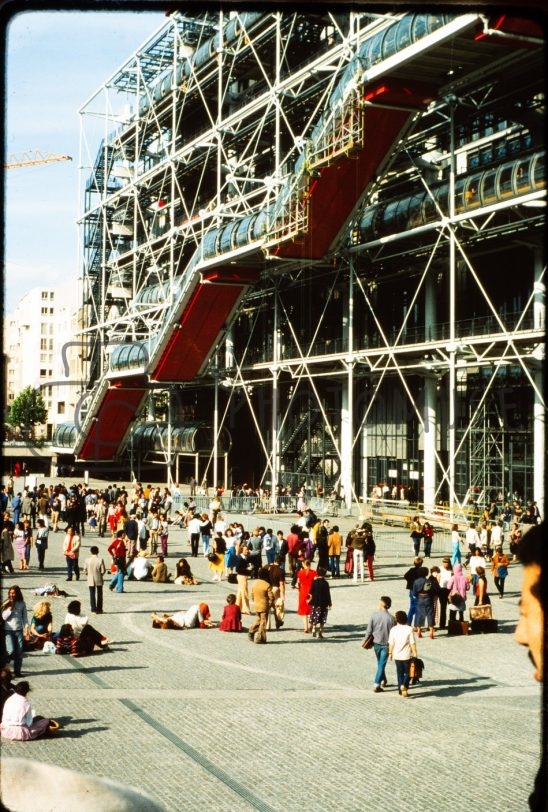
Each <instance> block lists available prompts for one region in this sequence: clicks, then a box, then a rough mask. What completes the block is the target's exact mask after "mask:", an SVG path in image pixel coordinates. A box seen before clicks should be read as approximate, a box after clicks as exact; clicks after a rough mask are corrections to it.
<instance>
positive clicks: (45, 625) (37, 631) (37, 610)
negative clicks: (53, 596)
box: [26, 601, 53, 651]
mask: <svg viewBox="0 0 548 812" xmlns="http://www.w3.org/2000/svg"><path fill="white" fill-rule="evenodd" d="M52 627H53V616H52V614H51V603H49V602H48V601H39V602H38V603H37V604H36V606H35V607H34V611H33V614H32V620H31V621H30V631H29V637H28V640H27V641H26V645H27V647H28V648H29V649H36V650H38V651H41V650H42V649H43V648H44V643H45V642H46V640H51V635H52V631H53V628H52Z"/></svg>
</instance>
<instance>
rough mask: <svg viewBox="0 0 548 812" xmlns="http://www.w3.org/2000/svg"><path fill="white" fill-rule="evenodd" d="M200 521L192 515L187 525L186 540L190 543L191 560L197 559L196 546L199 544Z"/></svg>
mask: <svg viewBox="0 0 548 812" xmlns="http://www.w3.org/2000/svg"><path fill="white" fill-rule="evenodd" d="M200 526H201V522H200V519H199V518H198V517H197V516H195V515H194V514H192V518H191V519H190V520H189V522H188V524H187V530H188V540H189V542H190V553H191V555H192V558H197V557H198V545H199V543H200Z"/></svg>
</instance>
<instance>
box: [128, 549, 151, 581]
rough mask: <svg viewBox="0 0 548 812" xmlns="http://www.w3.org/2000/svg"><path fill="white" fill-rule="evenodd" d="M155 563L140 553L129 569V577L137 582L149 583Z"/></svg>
mask: <svg viewBox="0 0 548 812" xmlns="http://www.w3.org/2000/svg"><path fill="white" fill-rule="evenodd" d="M153 566H154V565H153V563H152V561H151V560H150V559H149V558H146V556H144V555H142V554H141V553H139V554H138V555H136V556H135V558H134V559H133V561H132V562H131V564H130V565H129V567H128V576H129V577H130V578H135V580H136V581H149V580H150V579H151V577H152V569H153Z"/></svg>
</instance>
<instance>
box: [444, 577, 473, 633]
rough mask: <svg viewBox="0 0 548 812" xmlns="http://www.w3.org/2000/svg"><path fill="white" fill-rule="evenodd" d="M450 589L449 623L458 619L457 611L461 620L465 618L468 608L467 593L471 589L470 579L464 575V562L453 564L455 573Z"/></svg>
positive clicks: (450, 581)
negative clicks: (465, 611)
mask: <svg viewBox="0 0 548 812" xmlns="http://www.w3.org/2000/svg"><path fill="white" fill-rule="evenodd" d="M447 588H448V589H449V623H451V622H452V621H453V620H456V617H457V612H458V613H459V620H460V621H463V620H464V610H465V609H466V593H467V592H468V590H469V589H470V581H469V580H468V578H467V577H466V575H463V572H462V564H455V565H454V566H453V575H452V577H451V578H450V579H449V582H448V584H447Z"/></svg>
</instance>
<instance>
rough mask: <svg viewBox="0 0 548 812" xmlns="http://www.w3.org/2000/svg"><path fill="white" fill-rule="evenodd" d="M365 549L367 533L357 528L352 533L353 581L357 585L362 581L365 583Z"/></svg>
mask: <svg viewBox="0 0 548 812" xmlns="http://www.w3.org/2000/svg"><path fill="white" fill-rule="evenodd" d="M364 548H365V532H364V531H363V530H361V528H357V529H356V530H355V531H354V533H352V559H353V572H354V574H353V581H354V583H355V584H357V583H358V578H359V579H360V581H361V582H362V584H363V582H364V567H363V565H364Z"/></svg>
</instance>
